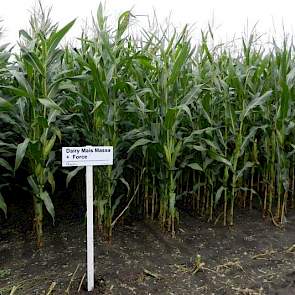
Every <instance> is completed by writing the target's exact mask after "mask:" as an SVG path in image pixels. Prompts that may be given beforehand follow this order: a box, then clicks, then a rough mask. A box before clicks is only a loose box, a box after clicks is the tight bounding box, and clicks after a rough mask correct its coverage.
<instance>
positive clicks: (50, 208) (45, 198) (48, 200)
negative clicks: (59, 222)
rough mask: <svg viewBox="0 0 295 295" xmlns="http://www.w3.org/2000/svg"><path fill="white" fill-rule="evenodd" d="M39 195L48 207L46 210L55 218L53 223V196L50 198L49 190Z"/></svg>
mask: <svg viewBox="0 0 295 295" xmlns="http://www.w3.org/2000/svg"><path fill="white" fill-rule="evenodd" d="M39 197H40V199H41V200H42V201H43V203H44V205H45V207H46V210H47V211H48V213H49V214H50V215H51V217H52V219H53V223H54V219H55V212H54V206H53V203H52V201H51V198H50V196H49V194H48V192H47V191H43V192H41V193H40V195H39Z"/></svg>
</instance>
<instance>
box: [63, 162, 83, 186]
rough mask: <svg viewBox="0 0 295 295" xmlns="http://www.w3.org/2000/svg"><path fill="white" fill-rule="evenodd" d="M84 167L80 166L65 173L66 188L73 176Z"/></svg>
mask: <svg viewBox="0 0 295 295" xmlns="http://www.w3.org/2000/svg"><path fill="white" fill-rule="evenodd" d="M83 168H84V167H83V166H80V167H77V168H75V169H74V170H72V171H70V172H67V174H68V175H67V178H66V187H68V186H69V183H70V181H71V180H72V178H73V177H74V176H76V175H77V173H78V172H79V171H80V170H82V169H83Z"/></svg>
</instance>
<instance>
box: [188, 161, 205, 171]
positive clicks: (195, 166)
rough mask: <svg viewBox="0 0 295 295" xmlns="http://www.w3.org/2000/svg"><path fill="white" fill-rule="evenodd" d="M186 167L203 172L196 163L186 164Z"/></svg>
mask: <svg viewBox="0 0 295 295" xmlns="http://www.w3.org/2000/svg"><path fill="white" fill-rule="evenodd" d="M187 166H188V167H190V168H192V169H194V170H197V171H203V169H202V167H201V166H200V165H199V164H198V163H190V164H187Z"/></svg>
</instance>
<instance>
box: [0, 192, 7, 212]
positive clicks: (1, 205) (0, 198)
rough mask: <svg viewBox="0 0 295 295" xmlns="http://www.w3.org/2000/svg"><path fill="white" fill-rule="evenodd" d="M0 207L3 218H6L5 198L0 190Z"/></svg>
mask: <svg viewBox="0 0 295 295" xmlns="http://www.w3.org/2000/svg"><path fill="white" fill-rule="evenodd" d="M0 209H1V210H2V211H3V212H4V215H5V218H7V205H6V203H5V200H4V198H3V196H2V194H1V192H0Z"/></svg>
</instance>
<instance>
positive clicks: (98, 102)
mask: <svg viewBox="0 0 295 295" xmlns="http://www.w3.org/2000/svg"><path fill="white" fill-rule="evenodd" d="M102 103H103V102H102V101H101V100H98V101H96V102H95V103H94V107H93V110H92V111H91V114H93V113H94V112H95V111H96V110H97V109H98V108H99V107H100V105H101V104H102Z"/></svg>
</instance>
